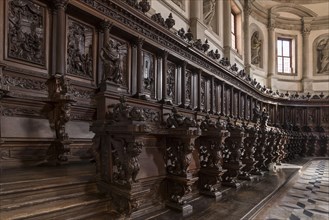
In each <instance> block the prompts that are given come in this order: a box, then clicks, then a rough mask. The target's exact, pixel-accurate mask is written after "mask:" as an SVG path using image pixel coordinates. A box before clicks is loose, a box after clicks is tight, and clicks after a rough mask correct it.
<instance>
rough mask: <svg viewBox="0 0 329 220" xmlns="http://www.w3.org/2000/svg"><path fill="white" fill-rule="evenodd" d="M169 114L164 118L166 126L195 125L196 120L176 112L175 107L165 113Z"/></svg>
mask: <svg viewBox="0 0 329 220" xmlns="http://www.w3.org/2000/svg"><path fill="white" fill-rule="evenodd" d="M165 115H169V117H168V118H167V120H166V125H167V128H179V127H195V126H196V121H195V120H194V119H192V118H189V117H185V116H183V115H182V114H180V113H178V111H177V109H176V108H175V107H174V108H173V109H172V113H166V114H165Z"/></svg>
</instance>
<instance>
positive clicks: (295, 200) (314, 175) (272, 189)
mask: <svg viewBox="0 0 329 220" xmlns="http://www.w3.org/2000/svg"><path fill="white" fill-rule="evenodd" d="M306 162H307V160H299V161H297V162H294V163H290V164H282V165H280V166H277V170H276V172H272V173H268V174H267V175H266V176H264V178H263V179H262V180H260V181H255V182H253V183H246V182H245V183H244V186H243V187H242V188H241V189H239V190H230V191H229V193H228V194H227V195H224V196H223V198H222V199H220V200H219V201H215V200H214V199H211V198H205V197H203V196H202V197H199V198H197V199H195V200H194V201H193V202H192V203H191V204H192V206H193V213H192V214H190V215H188V216H183V215H182V214H181V213H179V212H176V211H172V210H166V211H163V212H162V213H153V214H150V215H148V216H144V217H143V220H144V219H155V220H172V219H175V220H178V219H187V220H215V219H216V220H217V219H225V220H230V219H232V220H235V219H256V220H258V219H259V220H263V219H272V220H274V219H291V220H298V219H325V220H328V219H329V203H328V201H329V195H328V190H329V185H328V184H329V181H328V171H329V160H325V159H322V160H313V161H310V162H307V163H306ZM139 220H142V219H139Z"/></svg>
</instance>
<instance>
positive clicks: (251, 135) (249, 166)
mask: <svg viewBox="0 0 329 220" xmlns="http://www.w3.org/2000/svg"><path fill="white" fill-rule="evenodd" d="M244 129H245V133H246V138H245V139H244V148H243V151H242V156H241V161H242V163H243V164H245V165H246V166H245V167H243V168H242V169H241V172H240V174H239V179H246V180H251V175H250V172H251V171H252V170H253V169H254V168H255V167H254V165H255V164H256V163H257V161H256V160H255V157H254V153H255V147H256V146H257V139H258V127H257V125H256V124H255V125H254V126H252V127H249V126H248V125H244Z"/></svg>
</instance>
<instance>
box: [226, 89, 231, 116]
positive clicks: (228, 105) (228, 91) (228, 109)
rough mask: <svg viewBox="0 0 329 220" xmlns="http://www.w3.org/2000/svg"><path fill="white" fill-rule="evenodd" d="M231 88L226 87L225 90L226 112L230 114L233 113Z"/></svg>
mask: <svg viewBox="0 0 329 220" xmlns="http://www.w3.org/2000/svg"><path fill="white" fill-rule="evenodd" d="M231 101H232V100H231V88H226V91H225V110H226V111H225V114H226V115H230V114H231V110H232V109H231Z"/></svg>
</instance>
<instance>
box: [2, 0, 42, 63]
mask: <svg viewBox="0 0 329 220" xmlns="http://www.w3.org/2000/svg"><path fill="white" fill-rule="evenodd" d="M44 16H45V9H44V8H43V7H41V6H40V5H38V4H35V3H34V2H32V1H27V0H21V1H19V0H11V1H8V26H9V28H8V56H9V57H12V58H15V59H20V60H24V61H27V62H31V63H35V64H39V65H44V64H45V42H44V39H45V36H44V35H45V34H44V27H45V21H44Z"/></svg>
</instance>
